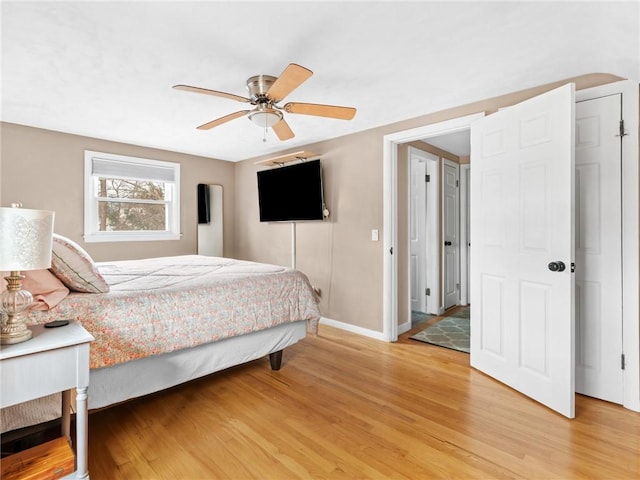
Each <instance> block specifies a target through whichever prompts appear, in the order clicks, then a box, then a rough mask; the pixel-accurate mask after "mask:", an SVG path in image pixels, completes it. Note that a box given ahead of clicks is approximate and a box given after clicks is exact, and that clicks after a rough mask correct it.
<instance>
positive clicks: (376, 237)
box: [371, 229, 379, 242]
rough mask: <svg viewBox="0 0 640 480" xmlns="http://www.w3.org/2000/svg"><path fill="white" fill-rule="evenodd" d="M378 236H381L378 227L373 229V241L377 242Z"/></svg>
mask: <svg viewBox="0 0 640 480" xmlns="http://www.w3.org/2000/svg"><path fill="white" fill-rule="evenodd" d="M378 238H379V235H378V230H376V229H374V230H371V241H372V242H377V241H378Z"/></svg>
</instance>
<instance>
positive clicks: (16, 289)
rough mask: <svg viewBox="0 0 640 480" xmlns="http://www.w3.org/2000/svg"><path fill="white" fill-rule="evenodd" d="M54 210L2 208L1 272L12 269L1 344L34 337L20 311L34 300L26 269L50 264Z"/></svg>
mask: <svg viewBox="0 0 640 480" xmlns="http://www.w3.org/2000/svg"><path fill="white" fill-rule="evenodd" d="M53 217H54V212H49V211H45V210H31V209H27V208H19V204H13V205H12V208H7V207H0V271H8V272H10V274H9V276H8V277H4V279H5V280H6V281H7V289H6V290H5V291H4V292H2V294H1V295H0V311H2V312H4V313H5V314H6V318H3V319H2V326H1V329H0V344H10V343H20V342H24V341H26V340H29V339H30V338H31V330H29V329H28V328H27V326H26V324H25V323H24V319H23V318H21V313H22V312H23V311H24V310H26V309H27V308H28V307H29V306H30V305H31V303H32V302H33V296H32V295H31V293H30V292H28V291H27V290H22V280H23V279H24V276H23V275H20V272H21V271H24V270H40V269H44V268H49V267H50V266H51V249H52V238H53Z"/></svg>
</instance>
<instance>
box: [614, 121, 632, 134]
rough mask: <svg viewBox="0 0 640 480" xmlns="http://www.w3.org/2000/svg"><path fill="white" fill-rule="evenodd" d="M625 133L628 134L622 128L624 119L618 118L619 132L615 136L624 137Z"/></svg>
mask: <svg viewBox="0 0 640 480" xmlns="http://www.w3.org/2000/svg"><path fill="white" fill-rule="evenodd" d="M626 135H629V134H628V133H627V132H626V131H625V129H624V120H620V127H619V133H618V135H616V137H620V138H622V137H624V136H626Z"/></svg>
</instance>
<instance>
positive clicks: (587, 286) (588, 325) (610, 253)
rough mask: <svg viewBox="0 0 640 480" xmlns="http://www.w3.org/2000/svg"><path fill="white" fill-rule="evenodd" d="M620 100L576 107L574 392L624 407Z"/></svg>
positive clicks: (588, 102)
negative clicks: (621, 356)
mask: <svg viewBox="0 0 640 480" xmlns="http://www.w3.org/2000/svg"><path fill="white" fill-rule="evenodd" d="M621 116H622V112H621V95H620V94H618V95H610V96H606V97H601V98H596V99H592V100H586V101H582V102H578V103H576V392H578V393H583V394H585V395H589V396H592V397H596V398H600V399H603V400H608V401H610V402H615V403H622V402H623V371H622V368H621V366H620V355H621V353H622V248H621V245H622V201H621V194H622V191H621V168H622V143H621V139H620V136H619V124H620V119H621Z"/></svg>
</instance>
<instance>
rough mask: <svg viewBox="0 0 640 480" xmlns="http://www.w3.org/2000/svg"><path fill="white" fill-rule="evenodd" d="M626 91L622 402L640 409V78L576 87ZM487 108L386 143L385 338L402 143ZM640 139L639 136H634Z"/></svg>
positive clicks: (394, 310) (392, 329)
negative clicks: (638, 81)
mask: <svg viewBox="0 0 640 480" xmlns="http://www.w3.org/2000/svg"><path fill="white" fill-rule="evenodd" d="M616 93H622V94H623V105H622V114H623V116H624V119H625V130H626V135H628V137H627V138H628V140H627V142H626V145H625V146H623V149H622V205H623V211H622V254H623V258H624V260H623V267H622V278H623V286H622V296H623V299H622V309H623V313H622V318H623V337H624V338H623V349H624V354H625V361H626V368H625V370H624V400H623V406H624V407H625V408H628V409H630V410H634V411H637V412H640V321H639V318H640V299H639V298H638V297H639V295H638V291H639V290H640V278H639V276H640V268H639V265H640V239H639V236H640V228H639V227H640V222H639V217H640V179H639V175H640V168H639V165H638V163H639V159H640V153H639V150H638V149H639V141H638V133H639V115H640V108H639V106H640V102H639V100H640V98H639V92H638V83H636V82H632V81H630V80H623V81H620V82H613V83H610V84H606V85H601V86H599V87H594V88H589V89H584V90H578V91H576V100H587V99H589V98H594V96H604V95H612V94H616ZM483 116H485V113H484V112H480V113H475V114H472V115H467V116H463V117H459V118H455V119H452V120H447V121H444V122H439V123H434V124H430V125H424V126H421V127H416V128H412V129H409V130H403V131H399V132H395V133H392V134H388V135H385V136H384V137H383V139H382V142H383V162H382V164H383V197H384V198H383V226H384V237H383V240H384V242H383V259H382V260H383V299H382V305H383V312H382V320H383V330H382V338H383V339H384V340H386V341H389V342H395V341H397V339H398V259H397V255H394V254H393V253H394V247H395V246H397V245H398V185H397V182H398V145H399V144H401V143H406V142H411V141H415V140H423V139H425V138H429V137H436V136H439V135H443V134H447V133H453V132H457V131H460V130H464V129H467V128H470V125H471V123H472V122H473V121H475V120H477V119H479V118H482V117H483ZM632 139H635V141H629V140H632Z"/></svg>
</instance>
